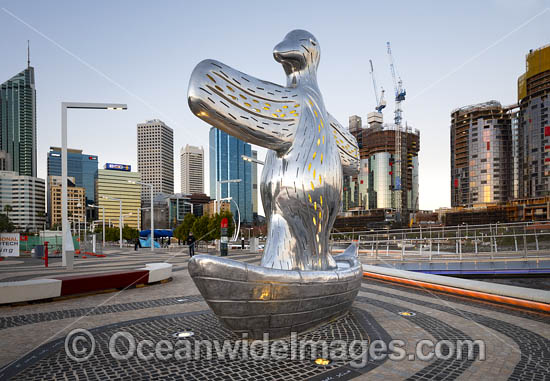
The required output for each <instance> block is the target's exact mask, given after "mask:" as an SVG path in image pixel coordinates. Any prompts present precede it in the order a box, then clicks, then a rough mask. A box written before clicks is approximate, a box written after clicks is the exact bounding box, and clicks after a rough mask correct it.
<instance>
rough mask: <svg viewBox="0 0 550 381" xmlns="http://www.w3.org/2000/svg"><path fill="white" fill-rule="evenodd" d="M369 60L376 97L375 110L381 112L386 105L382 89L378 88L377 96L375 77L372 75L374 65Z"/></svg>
mask: <svg viewBox="0 0 550 381" xmlns="http://www.w3.org/2000/svg"><path fill="white" fill-rule="evenodd" d="M369 62H370V75H371V77H372V86H373V88H374V96H375V98H376V107H375V110H376V111H377V112H379V113H381V112H382V110H383V109H384V107H386V100H385V99H384V89H383V88H380V97H378V87H376V78H375V76H374V66H373V65H372V60H369Z"/></svg>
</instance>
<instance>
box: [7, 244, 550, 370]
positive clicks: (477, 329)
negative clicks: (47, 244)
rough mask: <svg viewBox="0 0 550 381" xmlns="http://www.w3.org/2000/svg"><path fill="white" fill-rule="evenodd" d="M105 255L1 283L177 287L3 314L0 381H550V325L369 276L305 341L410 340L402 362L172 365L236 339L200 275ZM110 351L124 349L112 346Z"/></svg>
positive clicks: (111, 252) (13, 275) (205, 361)
mask: <svg viewBox="0 0 550 381" xmlns="http://www.w3.org/2000/svg"><path fill="white" fill-rule="evenodd" d="M104 253H105V254H106V257H105V258H96V257H87V258H86V259H81V258H78V259H76V260H75V271H73V272H67V271H65V270H64V269H63V268H62V267H61V266H60V261H59V260H53V262H52V261H51V262H50V267H49V268H47V269H45V268H44V267H43V262H42V261H41V260H38V259H31V258H8V259H6V260H5V261H2V262H0V281H9V280H23V279H32V278H36V277H47V276H54V275H72V274H75V273H91V272H97V271H111V270H121V269H135V268H139V267H143V265H144V264H146V263H152V262H164V261H167V262H169V263H172V264H173V279H172V281H171V282H167V283H164V284H157V285H151V286H147V287H143V288H133V289H127V290H122V291H118V292H110V293H101V294H95V295H91V296H85V297H76V298H70V299H65V300H57V301H54V302H49V303H34V304H27V305H21V306H1V307H0V348H2V351H0V380H1V379H9V378H13V379H16V380H34V379H37V380H38V379H110V378H124V379H133V380H141V379H143V380H145V379H181V378H184V379H234V380H239V379H247V380H255V379H258V380H260V379H273V380H280V379H292V380H299V379H318V380H322V379H323V380H336V379H350V378H357V379H369V380H371V379H374V380H378V379H380V380H382V379H384V380H402V379H411V380H427V379H436V380H443V379H446V380H447V379H449V380H450V379H459V380H471V379H495V380H505V379H508V380H544V379H550V315H548V314H544V313H538V312H534V311H529V310H524V309H518V308H513V307H509V306H504V305H497V304H493V303H489V302H486V301H480V300H474V299H468V298H465V297H459V296H452V295H449V294H444V293H439V292H433V291H427V290H422V289H418V288H414V287H410V286H405V285H398V284H394V283H389V282H384V281H379V280H374V279H368V278H365V279H364V281H363V284H362V288H361V290H360V292H359V295H358V296H357V298H356V301H355V303H354V304H353V307H352V309H351V311H350V313H349V314H347V315H345V316H343V317H341V318H339V319H336V320H334V321H332V322H329V323H326V324H325V325H323V326H321V327H318V328H317V329H315V330H313V331H310V332H308V333H305V334H303V335H300V336H299V339H300V340H302V339H303V340H320V339H321V340H327V341H328V342H329V343H334V342H336V340H339V342H343V343H347V344H348V345H352V344H351V343H352V342H353V341H354V340H361V342H362V343H367V345H368V348H369V349H371V348H372V347H373V346H374V345H375V344H376V343H378V344H380V343H386V344H388V343H390V341H392V340H401V343H402V347H403V349H404V351H405V353H406V356H404V358H403V359H393V358H388V356H386V357H384V356H380V353H377V352H376V351H373V353H370V354H369V356H368V359H367V360H368V361H366V362H365V363H364V364H360V365H363V366H359V365H357V366H351V365H350V361H348V360H349V359H347V360H346V359H337V358H334V359H333V357H331V360H332V362H330V363H329V364H325V365H318V364H316V363H315V362H314V361H312V360H311V359H309V358H305V359H302V360H300V359H294V358H283V359H279V360H273V359H271V358H267V359H265V358H264V359H253V358H250V357H249V358H246V357H245V355H244V353H245V351H244V349H243V347H241V348H240V350H239V351H238V352H237V355H236V358H232V357H231V356H229V357H228V356H227V355H226V356H225V357H222V358H217V357H216V356H214V358H207V356H199V357H201V358H199V359H196V358H192V359H188V358H186V357H185V356H184V357H183V359H182V358H181V356H180V357H178V356H176V354H177V352H175V354H174V355H173V356H172V355H171V356H165V355H164V356H163V355H162V354H163V353H164V354H166V353H167V352H170V351H169V350H167V349H166V347H161V348H160V349H161V350H160V352H159V351H157V349H158V348H157V346H155V343H159V342H161V341H162V340H165V341H166V340H172V341H173V340H176V339H174V338H173V334H174V333H177V332H182V331H184V332H193V334H194V336H193V337H192V339H190V340H191V341H192V342H193V343H197V342H199V340H210V341H213V340H219V341H220V342H222V341H223V340H229V341H230V342H233V343H235V342H236V341H237V340H236V338H235V337H233V336H232V334H231V333H230V332H229V331H227V330H226V329H225V328H224V327H223V326H221V325H220V323H219V321H218V320H217V319H216V317H215V316H214V315H213V314H212V313H211V312H210V310H209V308H208V306H207V305H206V303H205V302H204V300H203V299H202V297H201V296H200V293H199V291H198V290H197V288H196V287H195V285H194V283H193V281H192V280H191V278H190V277H189V275H188V272H187V264H188V260H189V257H188V255H187V252H186V251H183V250H174V251H171V252H168V251H164V250H157V251H156V252H155V253H151V252H150V251H148V250H145V249H141V250H140V251H139V252H134V251H133V250H123V251H120V250H119V249H115V248H113V249H108V250H105V251H104ZM229 257H230V258H233V259H237V260H241V261H245V262H249V263H254V264H257V263H259V261H260V256H259V255H258V254H254V253H248V252H240V251H231V252H230V255H229ZM75 329H84V330H86V331H85V332H88V333H89V334H90V335H91V336H92V337H93V339H94V342H95V346H94V347H93V348H94V350H93V351H91V348H92V345H91V341H90V342H88V343H86V342H83V341H81V342H76V341H73V342H70V341H68V339H67V338H68V337H72V336H71V335H70V333H71V332H75V331H74V330H75ZM121 332H122V333H121ZM117 335H119V336H120V335H131V337H132V338H133V339H134V340H135V342H137V343H138V346H137V347H139V345H141V347H139V348H141V349H143V348H149V349H151V348H154V349H151V350H149V352H147V353H148V354H149V355H152V356H146V357H143V356H141V357H140V356H137V355H136V356H131V357H129V358H127V359H120V358H114V357H113V352H112V348H115V349H116V351H118V352H116V351H115V352H116V353H123V352H125V351H126V352H128V350H130V349H131V348H132V345H131V340H130V339H128V340H127V341H124V340H118V341H116V340H114V339H113V338H114V337H118V336H117ZM124 337H126V336H124ZM125 340H126V339H125ZM144 340H150V342H149V341H144ZM422 340H428V342H424V343H434V344H435V345H436V346H438V345H439V344H438V343H444V344H441V345H440V348H443V350H442V353H440V354H439V355H438V356H434V357H432V358H429V356H421V355H422V354H423V353H424V354H426V353H428V354H429V351H430V346H429V345H428V346H424V347H423V350H422V353H418V352H417V350H416V349H417V348H418V346H419V343H422ZM464 340H480V341H479V342H478V343H479V344H478V345H477V346H475V347H474V349H473V356H472V357H471V358H469V357H468V356H467V350H466V349H467V348H466V349H465V347H462V348H458V347H457V348H458V349H452V348H454V347H453V345H454V343H457V342H459V341H464ZM111 341H113V343H115V345H114V346H110V343H111ZM172 341H171V342H172ZM243 342H244V341H243ZM66 343H68V344H67V345H65V344H66ZM449 343H450V344H449ZM150 344H151V345H153V347H150V346H149V345H150ZM177 344H178V342H174V345H177ZM163 345H164V344H163ZM170 345H172V344H170ZM214 345H215V344H214ZM331 345H332V344H331ZM446 347H447V350H445V349H444V348H446ZM139 348H138V349H139ZM205 348H206V349H205ZM216 348H217V347H216ZM331 348H332V347H331ZM350 348H351V347H350ZM85 349H88V350H89V351H91V352H92V353H93V354H92V355H91V356H90V357H89V358H87V359H85V360H83V361H82V359H81V358H76V359H75V357H78V356H76V354H77V352H78V353H81V352H84V350H85ZM168 349H169V348H168ZM432 349H433V348H432ZM71 350H76V351H75V352H74V353H73V352H71ZM134 350H136V351H137V349H136V348H134ZM195 350H197V349H196V348H195ZM205 350H207V346H206V347H202V348H199V349H198V354H200V355H204V354H205ZM79 351H80V352H79ZM116 353H115V354H116ZM377 354H378V356H377ZM331 355H332V352H331ZM371 355H372V356H371ZM449 355H450V356H449ZM481 355H483V356H484V359H482V358H481V357H482V356H481ZM424 357H426V358H424ZM445 357H448V358H445Z"/></svg>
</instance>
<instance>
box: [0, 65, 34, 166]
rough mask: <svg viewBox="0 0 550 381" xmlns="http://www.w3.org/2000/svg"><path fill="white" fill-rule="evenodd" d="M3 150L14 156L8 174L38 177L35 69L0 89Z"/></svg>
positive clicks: (17, 76)
mask: <svg viewBox="0 0 550 381" xmlns="http://www.w3.org/2000/svg"><path fill="white" fill-rule="evenodd" d="M0 150H2V151H5V152H7V153H8V155H9V156H10V159H9V161H8V162H9V164H10V168H8V170H10V171H14V172H17V173H18V174H20V175H22V176H32V177H36V89H35V87H34V68H33V67H32V66H28V67H27V68H26V69H25V70H23V71H22V72H20V73H19V74H17V75H15V76H14V77H12V78H10V79H9V80H7V81H6V82H4V83H2V84H1V85H0Z"/></svg>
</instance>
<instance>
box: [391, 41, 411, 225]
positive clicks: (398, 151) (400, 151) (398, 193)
mask: <svg viewBox="0 0 550 381" xmlns="http://www.w3.org/2000/svg"><path fill="white" fill-rule="evenodd" d="M387 47H388V58H389V60H390V70H391V75H392V79H393V87H394V89H395V111H394V113H395V116H394V122H395V160H394V169H393V172H394V173H395V183H394V191H395V198H396V203H395V206H396V212H397V213H398V215H399V217H400V218H402V217H401V212H402V209H403V196H402V181H401V180H402V167H403V165H402V164H403V158H404V157H405V158H406V156H407V152H406V151H407V142H406V134H403V135H404V136H402V134H401V130H402V128H401V121H402V114H403V109H402V107H401V103H402V102H403V101H404V100H405V96H406V95H407V92H406V91H405V89H404V88H403V81H402V80H401V76H399V73H398V72H397V70H396V69H395V64H394V61H393V56H392V52H391V46H390V43H389V41H388V42H387ZM403 138H404V139H403ZM403 140H405V141H404V142H403Z"/></svg>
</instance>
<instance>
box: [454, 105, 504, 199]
mask: <svg viewBox="0 0 550 381" xmlns="http://www.w3.org/2000/svg"><path fill="white" fill-rule="evenodd" d="M513 109H514V106H510V107H502V106H501V104H500V103H499V102H497V101H490V102H486V103H480V104H476V105H471V106H465V107H461V108H458V109H456V110H454V111H453V112H452V113H451V206H453V207H454V206H473V205H475V204H481V203H489V202H499V201H508V200H509V199H511V198H512V197H513V194H514V160H513V157H512V152H513V148H514V144H513V135H512V119H513V116H514V112H513Z"/></svg>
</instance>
